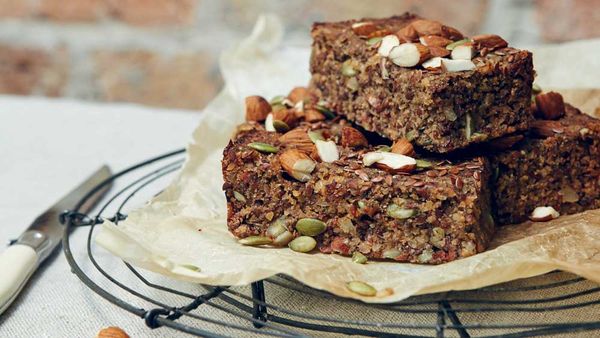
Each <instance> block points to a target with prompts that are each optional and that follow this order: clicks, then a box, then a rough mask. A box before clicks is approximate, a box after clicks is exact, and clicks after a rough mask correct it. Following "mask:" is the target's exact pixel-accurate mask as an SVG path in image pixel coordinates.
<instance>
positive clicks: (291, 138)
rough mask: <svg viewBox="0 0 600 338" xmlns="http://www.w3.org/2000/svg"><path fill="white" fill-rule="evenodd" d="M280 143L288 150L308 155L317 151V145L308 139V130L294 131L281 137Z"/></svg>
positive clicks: (299, 129)
mask: <svg viewBox="0 0 600 338" xmlns="http://www.w3.org/2000/svg"><path fill="white" fill-rule="evenodd" d="M279 142H281V144H282V145H283V146H284V147H286V148H293V149H298V150H300V151H302V152H304V153H306V154H311V153H312V152H313V151H315V150H316V148H315V144H314V143H313V141H311V139H310V137H308V132H307V130H305V129H301V128H296V129H292V130H290V131H288V132H287V133H285V134H283V135H281V136H280V137H279Z"/></svg>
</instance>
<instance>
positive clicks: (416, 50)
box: [389, 42, 431, 67]
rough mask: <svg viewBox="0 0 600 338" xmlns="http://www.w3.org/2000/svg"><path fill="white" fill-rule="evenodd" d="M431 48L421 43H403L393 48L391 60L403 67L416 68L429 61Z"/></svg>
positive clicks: (390, 55)
mask: <svg viewBox="0 0 600 338" xmlns="http://www.w3.org/2000/svg"><path fill="white" fill-rule="evenodd" d="M430 57H431V54H429V48H427V47H425V46H423V45H422V44H420V43H412V42H408V43H403V44H401V45H399V46H396V47H394V48H392V50H391V51H390V54H389V58H390V60H392V62H393V63H394V64H396V65H398V66H401V67H414V66H416V65H419V64H421V63H423V61H425V60H427V59H429V58H430Z"/></svg>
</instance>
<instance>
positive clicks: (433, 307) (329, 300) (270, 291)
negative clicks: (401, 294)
mask: <svg viewBox="0 0 600 338" xmlns="http://www.w3.org/2000/svg"><path fill="white" fill-rule="evenodd" d="M183 153H184V150H183V149H182V150H177V151H174V152H171V153H168V154H164V155H161V156H158V157H155V158H151V159H148V160H146V161H144V162H142V163H139V164H136V165H134V166H131V167H129V168H127V169H125V170H123V171H121V172H119V173H117V174H115V175H114V176H112V177H110V178H109V179H107V180H106V181H104V182H103V183H101V184H100V185H99V186H97V187H96V188H94V189H93V190H92V191H90V192H89V193H88V194H87V195H86V196H85V197H84V198H83V199H82V200H81V201H80V202H79V204H78V205H77V206H75V208H74V209H73V210H69V211H65V212H64V213H63V215H62V217H61V220H62V222H63V223H64V224H65V225H66V231H65V235H64V237H63V250H64V253H65V255H66V258H67V260H68V262H69V264H70V266H71V269H72V272H73V273H74V274H75V275H77V277H79V279H81V281H82V282H83V283H84V284H85V285H87V286H88V287H89V288H90V289H91V290H92V291H94V292H95V293H97V294H98V295H100V296H101V297H103V298H104V299H106V300H107V301H109V302H110V303H112V304H114V305H116V306H118V307H119V308H121V309H123V310H125V311H128V312H130V313H131V314H133V315H135V316H137V317H139V318H140V320H144V322H145V323H146V325H147V326H148V327H149V328H152V329H155V328H158V327H167V328H171V329H174V330H177V331H182V332H186V333H189V334H192V335H196V336H203V337H223V336H243V337H247V336H275V337H290V336H293V337H296V336H340V335H359V336H372V337H431V336H435V337H471V336H485V337H532V336H544V335H557V334H576V335H578V336H585V337H588V336H589V337H592V336H598V335H600V286H599V285H598V284H595V283H593V282H591V281H588V280H585V279H583V278H579V277H577V276H574V275H570V274H566V273H562V272H552V273H549V274H546V275H544V276H540V277H535V278H530V279H526V280H520V281H515V282H511V283H505V284H501V285H497V286H492V287H486V288H481V289H477V290H471V291H460V292H459V291H455V292H454V291H453V292H446V293H439V294H432V295H424V296H416V297H411V298H409V299H406V300H404V301H401V302H397V303H393V304H385V305H384V304H365V303H362V302H359V301H355V300H350V299H344V298H340V297H337V296H334V295H332V294H329V293H327V292H324V291H320V290H316V289H312V288H309V287H307V286H304V285H302V284H301V283H299V282H297V281H295V280H294V279H292V278H290V277H287V276H284V275H278V276H274V277H271V278H267V279H265V280H262V281H258V282H255V283H252V284H251V285H248V286H245V287H227V286H220V287H214V286H208V285H198V284H192V283H184V282H178V281H174V280H171V279H168V278H166V277H163V276H159V275H156V274H153V273H151V272H148V271H145V270H140V269H138V268H135V267H133V266H131V265H129V264H128V263H126V262H122V261H120V260H119V259H117V258H116V257H114V256H110V255H108V254H106V253H105V254H104V255H99V251H98V250H97V249H96V248H95V245H94V240H93V239H94V236H95V229H96V225H98V224H101V223H102V222H103V221H104V220H110V221H112V222H115V223H117V224H118V223H119V222H120V221H122V220H124V219H125V218H126V217H127V216H126V212H127V208H128V207H129V206H130V205H132V204H133V202H132V201H134V200H135V199H136V197H137V198H138V199H139V200H141V201H143V200H147V199H148V198H149V197H151V196H153V195H155V194H157V193H159V192H160V191H161V189H162V188H163V187H164V186H165V184H166V182H168V179H170V178H171V177H172V175H173V174H174V173H175V172H176V171H177V170H178V169H179V168H180V167H181V165H182V163H183ZM111 182H113V183H115V184H116V185H117V186H119V189H116V190H117V191H114V192H112V193H111V195H110V196H108V197H106V198H105V201H104V202H103V205H102V206H100V207H99V208H97V209H99V210H98V211H97V212H95V213H94V214H83V213H80V212H79V208H80V207H81V206H82V205H83V204H84V203H85V201H86V200H87V199H89V198H90V197H91V196H93V195H94V193H95V192H97V191H99V190H100V189H102V187H104V186H105V185H107V184H109V183H111ZM117 183H119V184H117ZM139 197H141V198H139ZM79 228H81V229H79ZM74 230H75V231H74ZM82 231H87V236H85V237H82V236H81V232H82ZM77 233H79V236H75V235H74V234H77ZM84 238H85V241H84V240H83V239H84ZM82 242H84V243H82ZM100 256H102V257H100ZM125 274H129V275H131V276H125ZM132 276H134V277H135V278H131V277H132ZM125 277H129V278H125ZM125 279H128V282H125V281H124V280H125ZM131 280H135V282H131ZM167 334H168V333H167Z"/></svg>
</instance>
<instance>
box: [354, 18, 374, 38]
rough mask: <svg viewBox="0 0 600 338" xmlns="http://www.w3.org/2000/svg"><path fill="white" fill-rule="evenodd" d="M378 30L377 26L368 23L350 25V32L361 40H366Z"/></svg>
mask: <svg viewBox="0 0 600 338" xmlns="http://www.w3.org/2000/svg"><path fill="white" fill-rule="evenodd" d="M377 30H378V28H377V26H375V24H374V23H372V22H370V21H365V22H357V23H354V24H352V31H354V34H356V35H358V36H360V37H361V38H366V37H368V36H369V35H370V34H372V33H373V32H376V31H377Z"/></svg>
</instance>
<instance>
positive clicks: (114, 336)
mask: <svg viewBox="0 0 600 338" xmlns="http://www.w3.org/2000/svg"><path fill="white" fill-rule="evenodd" d="M96 338H129V335H128V334H127V333H125V331H123V329H121V328H118V327H116V326H110V327H107V328H104V329H102V330H100V331H99V332H98V333H97V334H96Z"/></svg>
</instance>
